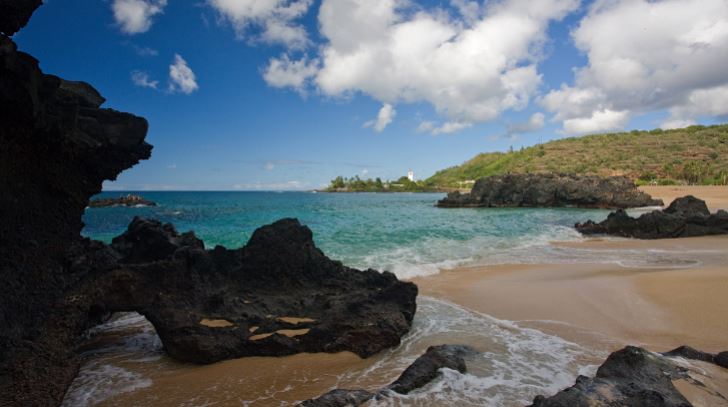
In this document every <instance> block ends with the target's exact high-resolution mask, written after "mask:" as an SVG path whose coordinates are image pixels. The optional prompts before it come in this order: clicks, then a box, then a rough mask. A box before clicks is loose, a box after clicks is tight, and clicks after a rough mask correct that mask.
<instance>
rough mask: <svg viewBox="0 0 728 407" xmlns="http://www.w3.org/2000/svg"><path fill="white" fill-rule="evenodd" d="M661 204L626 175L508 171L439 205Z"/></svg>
mask: <svg viewBox="0 0 728 407" xmlns="http://www.w3.org/2000/svg"><path fill="white" fill-rule="evenodd" d="M657 205H662V201H661V200H659V199H652V197H650V196H649V195H648V194H646V193H644V192H642V191H640V190H639V189H637V187H636V186H635V184H634V183H633V182H632V181H631V180H630V179H629V178H627V177H599V176H582V175H569V174H507V175H495V176H491V177H485V178H481V179H479V180H477V181H476V182H475V185H474V186H473V189H472V190H471V191H470V193H469V194H461V193H460V192H451V193H449V194H448V195H447V197H446V198H444V199H442V200H440V201H439V202H438V203H437V206H439V207H441V208H458V207H473V208H476V207H486V208H487V207H579V208H609V209H612V208H614V209H616V208H634V207H643V206H657Z"/></svg>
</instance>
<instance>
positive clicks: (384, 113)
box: [364, 103, 397, 133]
mask: <svg viewBox="0 0 728 407" xmlns="http://www.w3.org/2000/svg"><path fill="white" fill-rule="evenodd" d="M395 116H397V111H396V110H395V109H394V106H392V105H390V104H389V103H385V104H384V105H382V108H381V109H379V114H377V118H376V120H370V121H368V122H366V123H364V127H372V128H373V129H374V131H376V132H377V133H381V132H382V131H383V130H384V129H385V128H386V127H387V126H389V124H390V123H392V121H393V120H394V117H395Z"/></svg>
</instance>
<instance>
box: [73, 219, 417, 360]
mask: <svg viewBox="0 0 728 407" xmlns="http://www.w3.org/2000/svg"><path fill="white" fill-rule="evenodd" d="M111 249H112V250H113V251H115V252H116V253H117V254H118V258H119V264H120V265H121V266H120V267H119V268H118V269H117V270H113V271H111V272H108V273H107V274H105V275H104V276H101V277H99V278H98V279H96V280H94V281H93V284H92V285H88V286H87V287H85V290H84V292H85V293H86V294H85V295H86V296H87V298H88V302H87V306H88V307H89V309H96V310H103V311H105V312H114V311H129V310H134V311H137V312H139V313H141V314H142V315H144V316H145V317H146V318H147V319H148V320H149V321H150V322H151V323H152V324H153V325H154V327H155V329H156V330H157V334H158V335H159V337H160V339H161V340H162V343H163V344H164V348H165V350H166V351H167V352H168V353H169V355H170V356H172V357H173V358H175V359H178V360H182V361H187V362H195V363H211V362H216V361H219V360H224V359H230V358H236V357H241V356H280V355H288V354H293V353H298V352H340V351H351V352H354V353H356V354H358V355H360V356H362V357H367V356H370V355H372V354H374V353H377V352H379V351H381V350H383V349H385V348H388V347H391V346H395V345H397V344H399V341H400V338H401V337H402V335H404V334H405V333H407V332H408V331H409V329H410V326H411V324H412V318H413V317H414V314H415V310H416V302H415V299H416V296H417V286H415V285H414V284H413V283H405V282H401V281H399V280H397V278H396V277H395V276H394V275H393V274H391V273H388V272H384V273H380V272H378V271H375V270H364V271H359V270H355V269H351V268H348V267H346V266H344V265H342V264H341V263H340V262H337V261H333V260H331V259H329V258H328V257H326V256H325V255H324V254H323V253H322V252H321V250H319V249H318V248H316V246H315V244H314V242H313V235H312V233H311V230H310V229H309V228H308V227H306V226H302V225H301V224H300V223H299V222H298V220H295V219H283V220H280V221H278V222H275V223H273V224H271V225H267V226H263V227H261V228H259V229H258V230H256V231H255V232H254V233H253V236H252V237H251V239H250V241H249V242H248V244H247V245H246V246H244V247H242V248H240V249H237V250H228V249H226V248H223V247H221V246H217V247H215V248H214V249H212V250H204V246H203V244H202V241H201V240H199V239H197V238H196V237H195V236H194V234H193V233H191V232H190V233H186V234H182V235H180V234H178V233H177V231H176V230H175V229H174V227H173V226H172V225H170V224H166V225H162V224H161V223H160V222H157V221H148V220H145V219H141V218H135V219H134V221H132V223H131V224H130V225H129V229H128V231H127V232H125V233H124V234H122V235H121V236H119V237H117V238H115V239H114V240H113V243H112V244H111Z"/></svg>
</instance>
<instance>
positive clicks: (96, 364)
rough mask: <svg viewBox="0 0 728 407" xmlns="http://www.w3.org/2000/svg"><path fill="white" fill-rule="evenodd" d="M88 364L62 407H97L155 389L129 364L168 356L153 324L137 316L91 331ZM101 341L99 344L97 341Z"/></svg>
mask: <svg viewBox="0 0 728 407" xmlns="http://www.w3.org/2000/svg"><path fill="white" fill-rule="evenodd" d="M88 337H89V343H88V344H87V345H86V346H85V348H87V349H89V350H87V351H85V352H83V353H82V354H81V358H82V359H84V360H85V363H84V364H83V365H82V366H81V370H80V371H79V373H78V376H77V377H76V379H75V380H74V381H73V383H72V384H71V386H70V388H69V389H68V392H66V396H65V397H64V398H63V402H62V403H61V406H62V407H71V406H73V407H86V406H94V405H97V404H99V403H102V402H104V401H105V400H107V399H109V398H111V397H114V396H116V395H119V394H122V393H130V392H134V391H135V390H139V389H142V388H145V387H149V386H151V385H152V380H150V379H149V378H147V377H145V376H144V374H142V373H140V372H134V371H131V370H129V366H128V365H129V364H135V365H138V364H147V363H155V362H157V361H158V360H159V359H160V358H162V356H163V355H164V352H163V349H162V341H161V340H160V339H159V336H157V333H156V332H155V330H154V327H153V326H152V324H151V323H149V321H147V319H146V318H144V317H143V316H142V315H139V314H137V313H136V312H125V313H119V314H115V315H114V317H113V318H112V319H111V320H109V321H108V322H106V323H104V324H101V325H99V326H96V327H94V328H92V329H90V330H89V331H88ZM95 339H98V341H95Z"/></svg>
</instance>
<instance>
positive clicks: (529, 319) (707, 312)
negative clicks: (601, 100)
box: [413, 186, 728, 352]
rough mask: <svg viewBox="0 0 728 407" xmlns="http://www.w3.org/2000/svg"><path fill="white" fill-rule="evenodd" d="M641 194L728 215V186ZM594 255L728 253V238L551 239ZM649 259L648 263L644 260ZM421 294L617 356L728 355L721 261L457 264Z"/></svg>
mask: <svg viewBox="0 0 728 407" xmlns="http://www.w3.org/2000/svg"><path fill="white" fill-rule="evenodd" d="M641 189H642V190H643V191H645V192H647V193H649V194H650V195H652V196H653V197H655V198H660V199H662V200H663V201H664V203H665V205H666V206H667V205H669V204H670V202H672V200H673V199H675V198H677V197H681V196H685V195H695V196H697V197H698V198H700V199H704V200H705V201H706V203H707V205H708V207H709V208H710V209H711V211H716V210H718V209H724V210H725V209H728V188H727V187H719V186H650V187H641ZM551 244H552V245H554V246H560V247H562V248H573V249H575V250H588V251H619V250H627V251H639V252H644V253H645V256H652V255H653V254H654V253H691V254H692V255H693V256H696V257H697V258H698V259H701V254H700V253H701V252H705V253H711V252H713V253H719V252H724V253H727V252H728V236H714V237H698V238H684V239H663V240H636V239H618V238H603V239H602V238H593V239H586V240H583V241H578V242H552V243H551ZM645 260H646V261H647V260H650V259H645ZM413 281H414V282H415V283H416V284H417V285H418V286H419V288H420V293H421V294H422V295H428V296H432V297H435V298H440V299H444V300H447V301H451V302H453V303H455V304H458V305H460V306H463V307H466V308H469V309H472V310H475V311H478V312H482V313H485V314H488V315H491V316H493V317H495V318H499V319H503V320H510V321H515V322H517V323H518V324H519V325H522V326H527V327H534V328H537V329H540V330H543V331H544V332H546V333H550V334H554V335H557V336H560V337H562V338H565V339H567V340H573V341H575V342H577V343H580V344H584V345H588V346H594V347H597V348H600V347H603V346H607V347H608V350H610V351H613V350H616V349H618V348H620V347H622V346H624V345H627V344H631V345H640V346H645V347H647V348H648V349H651V350H654V351H666V350H669V349H671V348H675V347H677V346H680V345H690V346H693V347H696V348H699V349H703V350H705V351H710V352H718V351H724V350H726V348H728V342H726V339H725V338H728V321H727V320H726V319H725V318H724V316H722V312H721V311H722V310H725V309H727V308H728V296H726V295H725V293H726V292H728V264H726V263H725V262H721V261H720V257H719V259H718V260H717V261H716V260H715V259H712V260H711V259H705V260H702V259H701V260H699V261H698V262H687V261H686V262H685V263H680V262H675V263H672V264H671V263H666V264H659V263H656V264H651V265H648V266H647V267H634V266H632V267H630V266H629V265H620V264H618V263H593V264H592V263H577V264H502V265H488V266H469V267H459V268H455V269H451V270H442V271H441V272H440V273H439V274H436V275H432V276H426V277H420V278H415V279H413Z"/></svg>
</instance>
